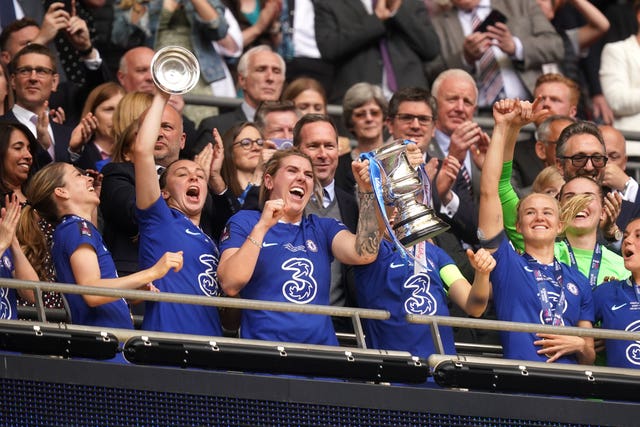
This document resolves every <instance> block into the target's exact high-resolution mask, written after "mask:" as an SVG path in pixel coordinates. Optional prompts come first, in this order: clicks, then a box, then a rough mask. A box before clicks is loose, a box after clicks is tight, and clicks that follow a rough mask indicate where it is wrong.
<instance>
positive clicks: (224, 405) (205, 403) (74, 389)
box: [0, 355, 640, 427]
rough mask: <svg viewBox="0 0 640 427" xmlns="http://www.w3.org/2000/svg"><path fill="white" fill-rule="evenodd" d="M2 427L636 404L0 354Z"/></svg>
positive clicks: (624, 416)
mask: <svg viewBox="0 0 640 427" xmlns="http://www.w3.org/2000/svg"><path fill="white" fill-rule="evenodd" d="M0 359H1V360H0V366H1V373H0V392H1V393H2V396H3V400H4V402H3V407H2V410H1V413H0V425H3V426H22V425H25V426H92V425H95V426H138V425H139V426H209V425H220V426H360V425H362V426H387V425H388V426H480V427H484V426H487V427H488V426H587V425H590V426H595V425H614V426H632V425H637V423H638V414H639V413H640V405H637V404H631V403H624V402H603V401H594V400H581V399H566V398H557V397H556V398H550V397H541V396H532V395H514V394H500V393H481V392H467V391H458V390H444V389H435V388H425V387H407V386H400V385H397V386H389V385H378V384H366V383H354V382H344V381H322V380H314V379H307V378H291V377H289V378H286V377H279V376H267V375H248V374H241V373H233V372H211V371H204V370H198V369H179V368H168V367H166V368H163V367H152V366H134V365H119V364H112V363H107V362H94V361H86V360H66V359H60V358H50V357H43V356H28V355H22V356H21V355H0Z"/></svg>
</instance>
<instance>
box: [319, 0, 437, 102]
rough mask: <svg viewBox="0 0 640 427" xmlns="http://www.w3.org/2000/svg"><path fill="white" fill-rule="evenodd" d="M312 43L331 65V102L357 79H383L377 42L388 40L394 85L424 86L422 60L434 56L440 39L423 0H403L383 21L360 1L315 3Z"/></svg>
mask: <svg viewBox="0 0 640 427" xmlns="http://www.w3.org/2000/svg"><path fill="white" fill-rule="evenodd" d="M314 10H315V28H316V41H317V43H318V49H319V50H320V54H321V55H322V58H323V59H324V60H326V61H328V62H331V63H333V65H334V67H335V77H334V79H333V88H332V91H331V93H330V94H329V101H330V102H332V103H340V102H341V100H342V96H343V95H344V93H345V92H346V91H347V89H348V88H350V87H351V86H352V85H354V84H355V83H358V82H369V83H372V84H377V85H380V84H381V83H382V69H383V62H382V56H381V54H380V40H381V39H382V38H383V37H384V38H386V40H387V46H388V50H389V56H390V58H391V62H392V64H393V70H394V72H395V76H396V80H397V83H398V87H399V88H402V87H408V86H421V87H427V86H428V84H427V80H426V79H425V76H424V73H423V69H422V67H423V66H422V63H423V62H425V61H429V60H431V59H433V58H435V56H436V55H437V54H438V50H439V49H438V38H437V36H436V34H435V32H434V31H433V28H432V27H431V25H430V23H429V14H428V12H427V10H426V8H425V6H424V4H423V2H421V1H403V2H402V5H401V6H400V8H399V9H398V11H397V13H396V14H395V15H394V16H393V17H392V18H389V19H388V20H387V21H386V22H384V23H383V22H382V21H380V20H379V19H378V18H377V17H376V15H375V14H373V15H370V14H369V13H367V11H366V10H365V8H364V6H363V5H362V1H361V0H323V1H316V2H314Z"/></svg>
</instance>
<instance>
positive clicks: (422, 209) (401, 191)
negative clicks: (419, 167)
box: [374, 139, 449, 247]
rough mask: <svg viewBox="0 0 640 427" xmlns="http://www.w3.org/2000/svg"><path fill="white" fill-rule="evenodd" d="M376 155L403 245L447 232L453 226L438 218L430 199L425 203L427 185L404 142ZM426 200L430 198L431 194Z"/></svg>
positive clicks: (394, 143) (393, 142)
mask: <svg viewBox="0 0 640 427" xmlns="http://www.w3.org/2000/svg"><path fill="white" fill-rule="evenodd" d="M374 156H375V159H376V160H377V161H378V163H379V164H380V166H381V168H382V170H383V174H382V175H383V176H382V190H383V197H384V201H385V203H387V204H393V205H394V206H395V207H396V208H397V213H396V217H395V221H394V223H393V231H394V233H395V235H396V237H397V238H398V240H399V241H400V243H402V244H403V245H404V246H407V247H409V246H413V245H415V244H416V243H419V242H421V241H423V240H427V239H429V238H431V237H434V236H437V235H438V234H440V233H443V232H445V231H447V230H448V229H449V225H448V224H446V223H445V222H443V221H442V220H441V219H440V218H438V217H437V216H436V214H435V212H434V211H433V207H432V206H430V204H429V202H428V200H422V199H424V198H425V197H424V196H425V195H424V188H425V186H424V183H423V182H422V179H421V175H420V173H418V171H416V170H415V169H414V168H413V167H412V166H411V164H410V163H409V160H408V159H407V154H406V145H405V144H404V142H403V140H401V139H397V140H395V141H392V142H389V143H387V144H385V145H383V146H382V147H380V148H379V149H377V150H375V151H374ZM424 176H425V179H427V178H426V174H424ZM426 197H427V199H429V198H430V195H426Z"/></svg>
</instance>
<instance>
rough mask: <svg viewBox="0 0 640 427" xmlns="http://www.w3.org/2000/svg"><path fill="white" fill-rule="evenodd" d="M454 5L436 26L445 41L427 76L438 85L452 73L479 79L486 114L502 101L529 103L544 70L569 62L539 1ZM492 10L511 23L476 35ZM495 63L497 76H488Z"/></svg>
mask: <svg viewBox="0 0 640 427" xmlns="http://www.w3.org/2000/svg"><path fill="white" fill-rule="evenodd" d="M451 3H452V4H453V6H454V7H453V8H452V9H450V10H448V11H445V12H443V13H442V14H440V15H438V16H436V17H434V18H433V21H432V24H433V27H434V29H435V31H436V33H437V34H438V36H439V38H440V56H438V58H436V59H435V60H434V61H431V62H429V63H428V64H427V67H426V71H427V76H428V78H429V80H432V81H433V79H434V78H435V77H436V76H437V75H438V74H439V73H441V72H442V71H444V70H446V69H450V68H461V69H464V70H466V71H468V72H469V73H472V74H474V76H475V79H476V82H477V86H478V89H479V91H480V97H479V102H478V105H479V106H480V107H481V108H491V106H492V105H493V102H494V101H495V99H496V98H499V97H501V98H504V97H506V98H520V99H530V98H531V95H532V94H533V89H534V84H535V81H536V79H537V78H538V76H539V75H540V74H541V73H543V67H544V66H545V65H546V64H551V63H556V62H559V61H561V60H562V58H564V47H563V43H562V38H561V37H560V36H559V35H558V33H557V32H556V31H555V29H554V28H553V26H552V25H551V23H549V20H548V19H547V18H546V17H545V16H544V14H543V13H542V10H541V9H540V7H539V6H538V4H537V2H536V1H535V0H451ZM492 9H496V10H499V11H500V12H502V13H503V14H504V15H505V16H506V18H507V21H506V23H501V22H498V23H495V24H494V25H491V26H489V27H488V29H487V31H486V32H474V29H475V28H476V27H477V23H478V22H482V21H483V20H484V19H485V18H486V17H487V16H489V14H490V12H491V10H492ZM488 50H491V51H490V52H488ZM485 54H486V56H485ZM492 57H493V58H492ZM496 63H497V65H498V67H499V68H498V69H499V73H498V75H495V74H494V73H489V72H488V71H487V70H488V68H486V67H485V64H494V65H495V64H496ZM489 76H491V78H490V77H489ZM489 98H491V99H489Z"/></svg>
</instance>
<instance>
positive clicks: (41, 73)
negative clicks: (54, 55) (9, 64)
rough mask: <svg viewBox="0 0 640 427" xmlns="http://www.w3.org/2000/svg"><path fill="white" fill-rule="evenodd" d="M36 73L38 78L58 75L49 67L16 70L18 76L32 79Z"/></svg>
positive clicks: (19, 68)
mask: <svg viewBox="0 0 640 427" xmlns="http://www.w3.org/2000/svg"><path fill="white" fill-rule="evenodd" d="M34 71H35V72H36V76H38V77H47V76H51V75H53V74H56V72H55V71H54V70H52V69H51V68H47V67H29V66H26V67H18V68H16V74H17V75H19V76H20V77H30V76H31V74H33V72H34Z"/></svg>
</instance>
